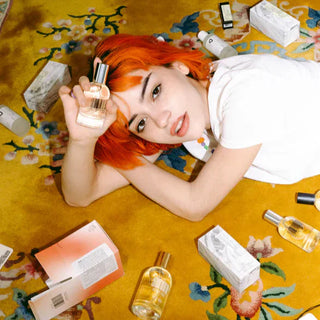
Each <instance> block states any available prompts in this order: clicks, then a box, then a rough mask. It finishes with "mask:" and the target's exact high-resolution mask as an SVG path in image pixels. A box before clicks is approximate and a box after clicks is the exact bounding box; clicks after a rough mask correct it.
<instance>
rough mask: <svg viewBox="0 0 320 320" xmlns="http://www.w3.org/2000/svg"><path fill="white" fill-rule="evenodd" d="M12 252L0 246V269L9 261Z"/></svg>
mask: <svg viewBox="0 0 320 320" xmlns="http://www.w3.org/2000/svg"><path fill="white" fill-rule="evenodd" d="M12 252H13V249H11V248H9V247H7V246H5V245H3V244H0V269H1V268H2V267H3V265H4V264H5V263H6V261H7V260H8V259H9V257H10V255H11V253H12Z"/></svg>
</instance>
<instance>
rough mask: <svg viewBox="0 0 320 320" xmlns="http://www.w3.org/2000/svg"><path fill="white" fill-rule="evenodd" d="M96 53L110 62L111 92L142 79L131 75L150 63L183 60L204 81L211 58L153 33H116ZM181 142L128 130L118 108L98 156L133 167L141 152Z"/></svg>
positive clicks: (167, 64)
mask: <svg viewBox="0 0 320 320" xmlns="http://www.w3.org/2000/svg"><path fill="white" fill-rule="evenodd" d="M95 54H96V56H97V57H99V58H100V59H101V60H102V61H103V63H106V64H108V65H109V73H108V77H107V86H108V87H109V89H110V91H111V92H112V91H114V92H121V91H125V90H127V89H129V88H131V87H133V86H136V85H138V84H139V83H140V82H141V77H138V76H129V75H128V73H129V72H131V71H134V70H137V69H145V70H147V69H148V68H149V67H150V66H165V67H170V65H171V64H172V63H173V62H174V61H180V62H182V63H184V64H185V65H186V66H188V67H189V70H190V74H189V76H191V77H192V78H194V79H196V80H204V79H206V78H207V76H208V75H209V67H208V62H210V61H209V60H208V59H204V54H203V53H202V52H201V51H198V50H183V49H179V48H176V47H174V46H172V45H170V44H168V43H167V42H165V41H159V40H157V39H156V38H155V37H153V36H133V35H126V34H116V35H113V36H110V37H108V38H106V39H104V40H102V41H101V42H99V43H98V45H97V47H96V52H95ZM176 146H177V145H168V144H157V143H153V142H149V141H146V140H144V139H141V138H140V137H138V136H136V135H134V134H133V133H131V132H130V131H129V130H128V121H127V119H126V118H125V116H124V115H123V114H122V113H121V112H120V111H118V116H117V120H116V121H115V122H114V123H113V124H112V125H111V126H110V127H109V129H108V130H107V131H106V132H105V133H104V134H103V135H102V136H101V137H99V139H98V141H97V143H96V147H95V158H96V159H97V160H99V161H101V162H104V163H106V164H109V165H111V166H113V167H116V168H120V169H132V168H134V167H136V166H139V165H141V164H142V162H141V160H140V159H139V157H140V156H141V155H152V154H155V153H157V152H159V151H160V150H168V149H170V148H172V147H176Z"/></svg>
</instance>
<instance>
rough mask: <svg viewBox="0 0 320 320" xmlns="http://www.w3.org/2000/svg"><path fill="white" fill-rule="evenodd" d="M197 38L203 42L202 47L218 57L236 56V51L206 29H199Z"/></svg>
mask: <svg viewBox="0 0 320 320" xmlns="http://www.w3.org/2000/svg"><path fill="white" fill-rule="evenodd" d="M198 38H199V39H200V40H201V41H202V42H203V45H204V47H205V48H206V49H207V50H209V51H210V52H211V53H213V54H214V55H215V56H216V57H218V58H219V59H224V58H228V57H232V56H236V55H237V54H238V51H237V50H236V49H235V48H233V47H232V46H230V45H229V44H228V43H227V42H225V41H224V40H222V39H221V38H219V37H218V36H216V35H215V34H211V33H208V32H206V31H200V32H199V33H198Z"/></svg>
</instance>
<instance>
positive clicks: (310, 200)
mask: <svg viewBox="0 0 320 320" xmlns="http://www.w3.org/2000/svg"><path fill="white" fill-rule="evenodd" d="M315 200H316V196H315V195H314V194H312V193H303V192H298V193H297V203H303V204H314V202H315Z"/></svg>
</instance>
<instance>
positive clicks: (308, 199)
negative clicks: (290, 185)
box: [297, 190, 320, 211]
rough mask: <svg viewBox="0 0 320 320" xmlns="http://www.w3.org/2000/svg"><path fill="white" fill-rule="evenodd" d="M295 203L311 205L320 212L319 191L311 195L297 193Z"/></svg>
mask: <svg viewBox="0 0 320 320" xmlns="http://www.w3.org/2000/svg"><path fill="white" fill-rule="evenodd" d="M297 203H302V204H313V205H314V206H315V207H316V208H317V210H319V211H320V190H319V191H317V192H316V193H315V194H313V193H303V192H298V193H297Z"/></svg>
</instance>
